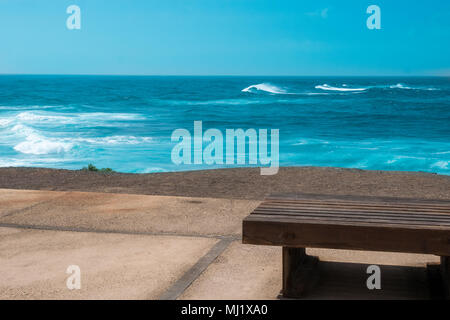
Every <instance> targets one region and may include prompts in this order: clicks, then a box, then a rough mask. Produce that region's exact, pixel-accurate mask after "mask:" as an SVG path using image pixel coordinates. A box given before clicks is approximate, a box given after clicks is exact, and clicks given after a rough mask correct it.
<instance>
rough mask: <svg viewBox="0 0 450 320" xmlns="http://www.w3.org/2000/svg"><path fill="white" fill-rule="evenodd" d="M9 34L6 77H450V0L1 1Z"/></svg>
mask: <svg viewBox="0 0 450 320" xmlns="http://www.w3.org/2000/svg"><path fill="white" fill-rule="evenodd" d="M72 4H75V5H78V6H79V7H80V8H81V30H68V29H67V28H66V19H67V17H68V16H69V15H68V14H67V13H66V8H67V7H68V6H69V5H72ZM372 4H375V5H378V6H379V7H380V8H381V26H382V29H381V30H369V29H368V28H367V27H366V20H367V18H368V17H369V15H368V14H367V13H366V9H367V7H368V6H369V5H372ZM0 35H1V42H0V43H1V44H0V73H3V74H4V73H26V74H138V75H144V74H148V75H447V76H448V75H450V1H448V0H427V1H423V0H420V1H404V0H395V1H392V0H386V1H380V0H370V1H361V0H359V1H356V0H341V1H336V0H328V1H326V0H314V1H309V0H302V1H300V0H271V1H267V0H109V1H107V0H70V1H66V0H39V1H35V0H0Z"/></svg>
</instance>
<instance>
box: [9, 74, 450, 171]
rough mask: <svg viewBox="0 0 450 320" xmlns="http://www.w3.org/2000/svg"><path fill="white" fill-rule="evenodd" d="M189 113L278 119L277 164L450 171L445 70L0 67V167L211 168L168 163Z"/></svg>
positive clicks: (267, 122) (211, 122) (206, 123)
mask: <svg viewBox="0 0 450 320" xmlns="http://www.w3.org/2000/svg"><path fill="white" fill-rule="evenodd" d="M195 120H201V121H203V129H204V130H206V129H209V128H217V129H219V130H222V132H225V129H227V128H233V129H237V128H243V129H248V128H255V129H259V128H267V129H279V130H280V165H281V166H305V165H307V166H335V167H345V168H361V169H383V170H408V171H426V172H436V173H441V174H450V125H449V124H450V79H449V78H379V77H377V78H349V77H345V78H337V77H334V78H325V77H316V78H314V77H304V78H302V77H298V78H296V77H125V76H0V137H1V138H0V166H1V167H5V166H32V167H52V168H67V169H80V168H81V167H83V166H86V165H87V164H88V163H93V164H95V165H97V166H99V167H111V168H113V169H114V170H117V171H121V172H140V173H141V172H162V171H178V170H195V169H207V168H216V167H218V166H208V165H190V166H186V165H181V166H178V165H175V164H173V163H172V161H171V150H172V148H173V147H174V146H175V144H176V143H175V142H172V141H171V134H172V132H173V130H175V129H178V128H186V129H188V130H190V131H191V132H192V130H193V122H194V121H195ZM220 167H229V166H227V165H223V166H220Z"/></svg>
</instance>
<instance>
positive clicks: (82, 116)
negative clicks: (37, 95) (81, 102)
mask: <svg viewBox="0 0 450 320" xmlns="http://www.w3.org/2000/svg"><path fill="white" fill-rule="evenodd" d="M144 119H146V118H145V117H144V116H143V115H140V114H135V113H105V112H92V113H56V112H45V111H44V112H39V111H24V112H20V113H18V114H16V115H13V116H11V117H9V118H2V119H1V120H0V121H2V122H3V121H5V122H6V120H10V121H19V122H24V123H36V122H38V123H61V124H77V123H84V122H105V121H135V120H144ZM0 125H1V123H0Z"/></svg>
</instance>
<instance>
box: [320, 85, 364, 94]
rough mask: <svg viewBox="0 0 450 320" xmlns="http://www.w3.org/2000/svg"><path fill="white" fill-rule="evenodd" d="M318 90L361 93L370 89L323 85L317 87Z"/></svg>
mask: <svg viewBox="0 0 450 320" xmlns="http://www.w3.org/2000/svg"><path fill="white" fill-rule="evenodd" d="M315 88H316V89H320V90H326V91H341V92H361V91H366V90H367V89H368V88H348V87H347V86H346V85H344V86H343V87H340V88H338V87H332V86H330V85H328V84H326V83H325V84H322V85H318V86H316V87H315Z"/></svg>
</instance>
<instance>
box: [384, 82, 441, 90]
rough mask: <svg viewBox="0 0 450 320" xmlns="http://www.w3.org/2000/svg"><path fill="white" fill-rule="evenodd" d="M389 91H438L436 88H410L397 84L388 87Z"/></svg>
mask: <svg viewBox="0 0 450 320" xmlns="http://www.w3.org/2000/svg"><path fill="white" fill-rule="evenodd" d="M389 88H391V89H404V90H428V91H435V90H439V89H437V88H429V87H410V86H407V85H405V84H402V83H397V84H396V85H392V86H389Z"/></svg>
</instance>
